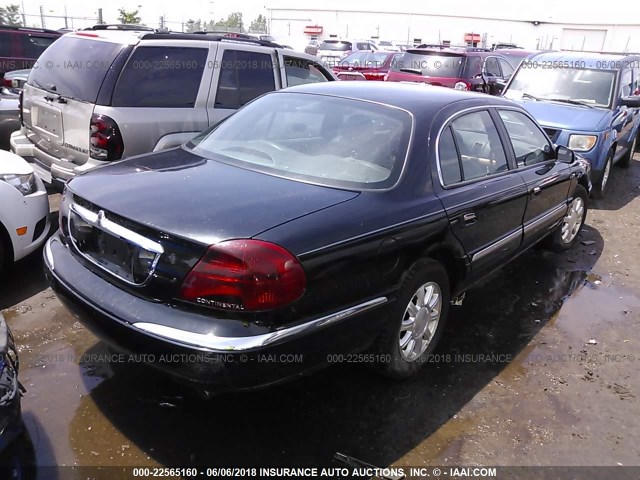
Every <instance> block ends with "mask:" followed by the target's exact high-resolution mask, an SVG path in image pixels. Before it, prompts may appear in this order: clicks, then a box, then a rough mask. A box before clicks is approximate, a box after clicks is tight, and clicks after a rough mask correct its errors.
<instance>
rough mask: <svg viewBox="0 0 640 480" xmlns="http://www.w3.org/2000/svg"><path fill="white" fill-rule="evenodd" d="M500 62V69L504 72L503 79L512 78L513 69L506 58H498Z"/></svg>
mask: <svg viewBox="0 0 640 480" xmlns="http://www.w3.org/2000/svg"><path fill="white" fill-rule="evenodd" d="M498 62H499V63H500V68H501V70H502V77H503V78H510V77H511V75H513V71H514V70H513V67H512V66H511V64H510V63H509V62H507V61H506V60H505V59H504V58H498Z"/></svg>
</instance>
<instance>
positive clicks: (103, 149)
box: [11, 30, 336, 186]
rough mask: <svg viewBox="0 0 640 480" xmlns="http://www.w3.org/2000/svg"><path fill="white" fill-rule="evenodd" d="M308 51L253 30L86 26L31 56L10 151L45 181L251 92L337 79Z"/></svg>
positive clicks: (139, 147) (64, 177) (208, 116)
mask: <svg viewBox="0 0 640 480" xmlns="http://www.w3.org/2000/svg"><path fill="white" fill-rule="evenodd" d="M335 79H336V77H335V76H334V74H333V72H331V71H330V70H329V69H327V68H326V67H324V66H322V65H320V64H319V63H318V59H317V58H315V57H312V56H310V55H307V54H304V53H299V52H294V51H292V50H287V49H283V48H281V47H280V46H279V45H277V44H275V43H271V42H268V41H261V40H258V39H242V38H229V37H223V36H219V35H209V34H181V33H180V34H177V33H150V32H140V31H138V32H136V31H113V30H92V31H80V32H74V33H68V34H66V35H64V36H63V37H61V38H60V39H59V40H58V41H56V42H55V43H54V44H53V45H52V46H51V47H50V48H48V49H47V50H46V51H45V52H44V53H43V54H42V56H41V57H40V58H39V59H38V62H37V64H36V65H35V66H34V68H33V71H32V73H31V75H30V77H29V80H28V81H27V84H26V85H25V88H24V90H23V99H22V108H21V121H22V126H21V129H20V130H19V131H17V132H14V133H13V134H12V136H11V151H13V152H14V153H16V154H18V155H20V156H21V157H24V158H25V159H27V160H28V161H30V162H32V163H33V164H34V169H35V171H36V173H37V175H38V176H39V177H40V178H42V180H44V181H45V182H47V183H52V184H56V185H57V186H60V185H59V183H60V182H62V183H64V182H66V181H68V180H70V179H71V178H73V177H74V176H75V175H77V174H79V173H82V172H84V171H86V170H90V169H92V168H95V167H97V166H100V165H104V164H106V163H109V162H112V161H114V160H119V159H122V158H126V157H130V156H132V155H137V154H140V153H146V152H151V151H157V150H162V149H166V148H170V147H175V146H177V145H180V144H182V143H184V142H186V141H188V140H190V139H191V138H193V137H194V136H195V135H196V134H197V133H199V132H201V131H202V130H204V129H206V128H207V127H209V126H210V125H213V124H215V123H217V122H219V121H221V120H223V119H224V118H226V117H227V116H229V115H231V114H232V113H233V112H234V111H235V110H237V109H238V108H240V107H241V106H243V105H244V104H246V103H247V102H249V101H251V100H253V99H254V98H256V97H258V96H260V95H262V94H263V93H266V92H268V91H272V90H278V89H281V88H285V87H287V86H293V85H299V84H302V83H312V82H326V81H331V80H335Z"/></svg>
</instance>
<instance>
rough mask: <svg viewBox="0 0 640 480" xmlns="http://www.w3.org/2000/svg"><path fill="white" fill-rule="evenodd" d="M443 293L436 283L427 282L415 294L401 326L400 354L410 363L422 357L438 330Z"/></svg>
mask: <svg viewBox="0 0 640 480" xmlns="http://www.w3.org/2000/svg"><path fill="white" fill-rule="evenodd" d="M441 311H442V292H441V291H440V287H439V286H438V284H437V283H435V282H427V283H425V284H424V285H422V286H420V287H419V288H418V290H416V292H415V293H414V294H413V297H412V298H411V300H410V301H409V305H407V308H406V309H405V311H404V315H403V317H402V324H401V326H400V340H399V343H400V354H401V355H402V358H403V359H404V360H406V361H408V362H412V361H414V360H416V359H417V358H419V357H420V355H422V354H423V353H424V352H425V350H426V349H427V347H428V346H429V344H430V343H431V340H432V339H433V336H434V335H435V333H436V330H437V328H438V323H439V322H440V314H441Z"/></svg>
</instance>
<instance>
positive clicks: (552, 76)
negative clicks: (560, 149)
mask: <svg viewBox="0 0 640 480" xmlns="http://www.w3.org/2000/svg"><path fill="white" fill-rule="evenodd" d="M504 95H505V96H506V97H507V98H509V99H511V100H515V101H518V102H520V103H521V104H522V105H523V106H524V107H525V108H526V109H527V110H528V111H529V112H530V113H531V114H532V115H533V116H534V117H535V119H536V120H537V121H538V122H539V123H540V125H542V126H543V127H544V129H545V131H546V132H547V135H549V137H550V138H551V140H553V142H554V143H556V144H558V145H565V146H567V147H569V148H571V149H572V150H574V151H576V152H579V153H580V155H582V156H583V157H585V158H586V159H588V160H589V162H591V175H592V177H591V180H592V182H593V194H594V196H596V197H598V196H602V195H603V194H604V191H605V188H606V186H607V181H608V179H609V173H610V171H611V166H612V165H613V164H614V163H617V164H618V165H620V166H621V167H628V166H629V163H630V161H631V158H632V156H633V152H634V151H635V150H636V147H637V139H638V126H639V125H640V115H639V113H640V108H639V107H640V56H639V55H633V56H624V55H608V54H607V55H605V54H600V53H586V52H546V53H539V54H537V55H533V56H531V57H529V58H527V59H526V60H525V61H523V62H522V64H521V65H520V67H519V68H518V70H517V72H516V73H515V75H514V76H513V78H512V79H511V81H510V82H509V83H508V85H507V86H506V89H505V91H504Z"/></svg>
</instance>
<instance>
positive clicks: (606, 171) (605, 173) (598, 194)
mask: <svg viewBox="0 0 640 480" xmlns="http://www.w3.org/2000/svg"><path fill="white" fill-rule="evenodd" d="M612 164H613V150H609V153H608V154H607V159H606V161H605V163H604V168H603V169H602V173H601V174H600V177H599V178H598V181H597V182H595V183H594V185H593V190H592V193H591V194H592V195H593V198H602V197H604V192H605V190H606V188H607V185H608V183H609V179H610V178H609V177H610V176H611V166H612Z"/></svg>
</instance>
